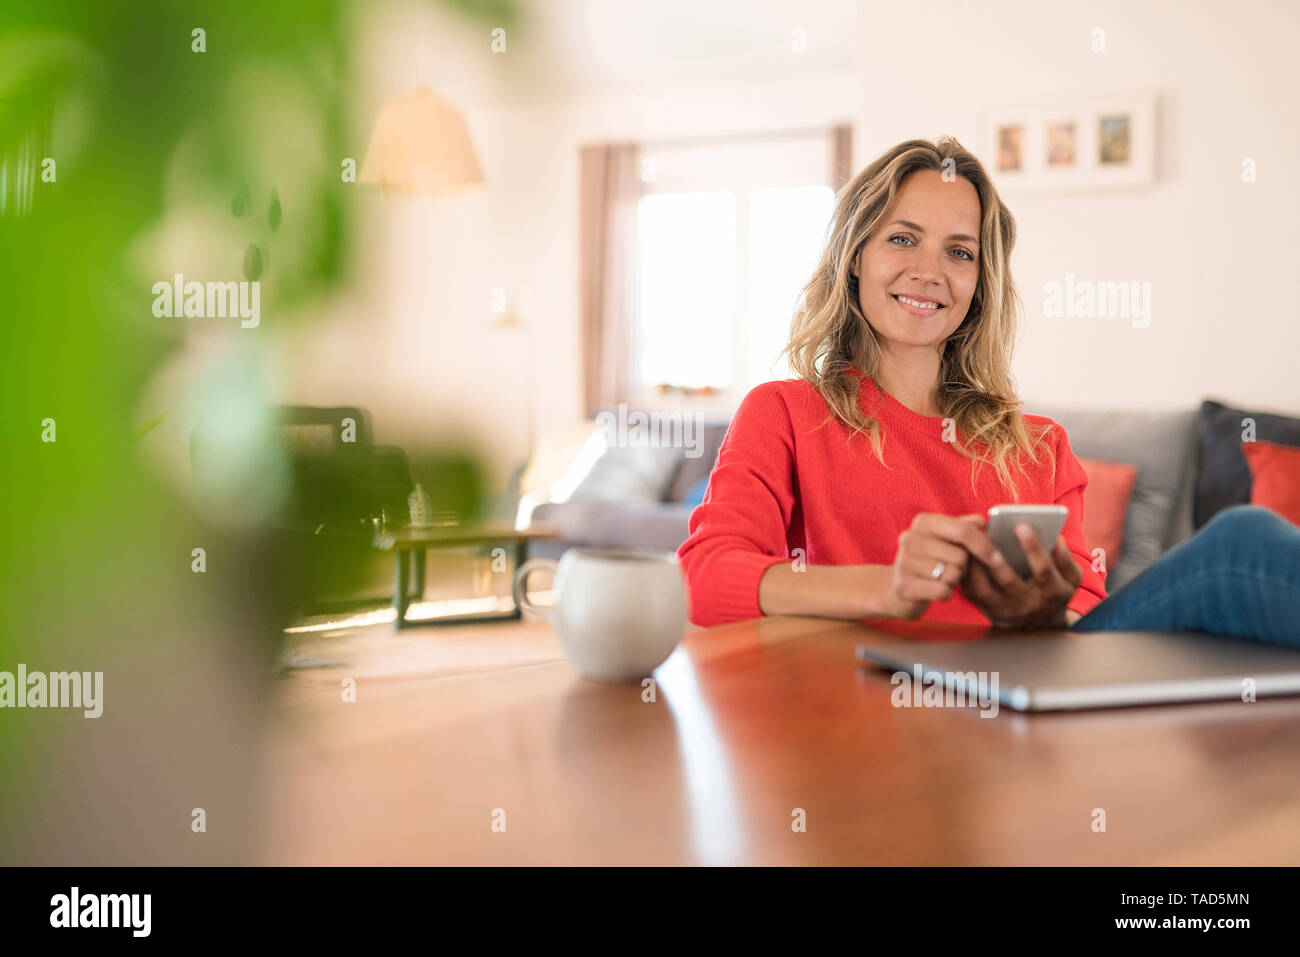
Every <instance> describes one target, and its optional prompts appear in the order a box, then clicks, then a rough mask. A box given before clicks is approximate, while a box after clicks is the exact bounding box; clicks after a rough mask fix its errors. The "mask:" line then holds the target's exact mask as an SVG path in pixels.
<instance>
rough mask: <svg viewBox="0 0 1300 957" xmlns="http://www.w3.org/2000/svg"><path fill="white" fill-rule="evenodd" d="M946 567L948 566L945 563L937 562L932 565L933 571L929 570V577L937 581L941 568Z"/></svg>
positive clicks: (941, 573) (940, 574) (941, 571)
mask: <svg viewBox="0 0 1300 957" xmlns="http://www.w3.org/2000/svg"><path fill="white" fill-rule="evenodd" d="M947 567H948V566H947V565H945V564H944V563H943V562H939V563H938V564H937V565H935V566H934V571H932V572H930V577H931V578H933V579H934V580H935V581H938V580H939V578H940V577H941V576H942V575H943V570H944V569H945V568H947Z"/></svg>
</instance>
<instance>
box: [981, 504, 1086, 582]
mask: <svg viewBox="0 0 1300 957" xmlns="http://www.w3.org/2000/svg"><path fill="white" fill-rule="evenodd" d="M1069 514H1070V510H1069V509H1068V508H1066V507H1065V506H1064V505H994V506H993V507H992V508H991V509H989V521H988V526H987V527H986V528H985V529H984V531H985V533H986V534H987V535H988V537H989V538H991V539H993V544H994V545H996V546H997V547H998V551H1000V552H1001V553H1002V555H1003V557H1004V558H1006V560H1007V564H1009V565H1010V566H1011V567H1012V568H1014V569H1015V570H1016V574H1017V575H1019V576H1020V577H1021V578H1028V577H1029V573H1030V569H1029V559H1027V558H1026V557H1025V551H1024V549H1023V548H1021V547H1020V539H1018V538H1016V526H1017V525H1019V524H1021V523H1022V522H1023V523H1024V524H1026V525H1028V526H1030V527H1031V528H1033V530H1034V531H1035V532H1036V533H1037V534H1038V540H1039V541H1040V542H1042V543H1043V548H1044V549H1046V550H1047V551H1048V552H1051V550H1052V549H1053V548H1055V547H1056V539H1057V536H1059V535H1060V534H1061V529H1062V528H1064V527H1065V519H1066V518H1067V517H1068V516H1069Z"/></svg>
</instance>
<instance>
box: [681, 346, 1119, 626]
mask: <svg viewBox="0 0 1300 957" xmlns="http://www.w3.org/2000/svg"><path fill="white" fill-rule="evenodd" d="M851 374H855V375H858V376H859V378H860V379H861V381H862V388H861V390H860V392H859V403H860V405H861V408H862V409H863V411H865V412H868V413H873V414H874V415H875V417H876V418H877V419H878V420H879V421H880V423H881V425H882V427H883V430H884V457H885V461H886V462H887V463H889V465H890V466H892V467H893V471H889V470H887V469H885V468H884V467H883V466H881V464H880V463H879V462H878V461H877V460H876V457H875V455H874V454H873V453H872V451H871V445H870V440H869V439H868V438H867V436H865V435H861V434H859V435H858V436H857V437H856V438H854V439H853V444H852V446H851V447H850V446H849V445H848V444H847V437H848V435H849V430H848V429H847V428H846V427H845V426H844V425H843V424H842V423H841V422H839V421H838V420H837V419H834V418H832V419H831V420H830V421H829V422H827V423H826V425H825V426H823V427H822V428H821V429H820V430H818V429H817V426H818V425H819V424H820V423H821V422H822V420H823V419H825V418H826V416H827V414H828V413H829V411H830V410H829V408H828V406H827V405H826V402H825V400H824V399H822V397H821V396H820V395H819V394H818V393H817V391H816V389H814V388H813V387H812V386H811V385H810V384H809V383H807V382H805V381H803V380H801V379H787V380H785V381H780V382H765V383H763V384H762V385H760V386H758V387H757V388H755V389H754V390H753V391H751V392H750V393H749V394H748V395H747V396H745V398H744V400H743V401H742V402H741V404H740V408H739V409H738V410H737V411H736V414H735V416H734V417H733V418H732V421H731V425H730V427H729V428H728V430H727V435H726V438H725V439H724V440H723V442H722V446H721V448H720V449H719V450H718V458H717V462H716V463H715V465H714V466H713V472H712V474H711V475H710V477H709V487H708V491H707V492H706V493H705V495H704V501H703V504H701V505H700V506H699V507H698V508H696V509H695V511H694V512H692V513H691V520H690V536H689V537H688V538H687V540H686V541H685V542H683V543H682V545H681V547H680V548H678V550H677V557H678V559H679V561H680V563H681V566H682V569H683V571H684V572H685V576H686V586H687V592H688V594H689V596H690V607H691V621H692V622H694V623H695V624H697V625H701V626H705V627H707V626H712V625H720V624H724V623H726V622H731V621H740V620H743V619H747V618H759V617H761V616H762V614H763V613H762V611H760V610H759V606H758V583H759V579H760V578H761V577H762V575H763V572H764V571H766V570H767V568H768V567H769V566H771V565H774V564H776V563H778V562H784V561H790V560H791V558H792V556H793V555H794V551H793V550H794V549H796V548H800V549H803V553H802V557H803V559H804V560H805V562H806V563H807V564H809V565H892V564H893V562H894V556H895V553H896V552H897V550H898V536H899V533H900V532H902V531H903V530H904V529H906V528H908V527H909V526H910V525H911V523H912V519H913V517H914V516H915V515H916V514H917V513H918V512H938V513H942V514H945V515H963V514H968V513H978V514H980V515H983V514H985V513H986V512H987V511H988V509H989V508H990V507H991V506H993V505H1001V504H1006V503H1008V502H1009V500H1010V497H1009V495H1008V493H1007V492H1006V491H1005V490H1004V489H1003V488H1002V487H1001V485H1000V484H999V483H998V481H997V476H996V474H995V473H994V471H993V469H992V467H991V466H988V465H985V466H983V467H982V468H981V470H980V475H979V478H978V480H977V482H976V485H975V492H974V493H972V491H971V481H970V474H971V473H970V469H971V465H972V462H971V460H970V459H968V458H966V457H965V456H964V455H962V454H961V453H960V452H958V451H957V450H956V449H955V448H954V447H953V445H952V443H950V442H945V441H944V440H943V418H942V417H931V416H924V415H918V414H917V413H915V412H913V411H912V410H911V409H909V408H907V407H906V406H905V405H903V404H902V403H901V402H899V401H898V400H896V399H895V398H894V397H893V396H890V395H887V394H886V393H884V392H882V391H881V390H880V389H879V387H878V386H877V385H876V383H875V382H874V381H873V380H872V379H871V378H870V377H868V376H866V375H863V374H862V373H859V372H857V371H856V370H852V373H851ZM882 402H883V404H882ZM1025 419H1026V421H1028V422H1030V423H1050V425H1051V429H1052V431H1051V435H1050V436H1048V439H1049V444H1050V445H1051V447H1052V448H1053V451H1054V452H1055V455H1056V463H1057V464H1056V476H1055V481H1053V480H1052V478H1051V475H1050V466H1049V465H1048V463H1047V462H1046V460H1045V458H1043V459H1042V465H1041V466H1040V467H1038V468H1037V469H1035V467H1034V466H1033V463H1032V462H1031V463H1028V465H1027V468H1028V472H1027V476H1028V477H1027V478H1022V477H1021V475H1020V474H1019V473H1013V474H1016V479H1017V482H1018V483H1019V485H1020V492H1021V498H1020V501H1021V503H1023V504H1059V505H1064V506H1066V507H1067V508H1068V509H1069V510H1070V516H1069V518H1068V519H1067V521H1066V523H1065V528H1064V530H1063V531H1062V535H1064V537H1065V541H1066V544H1067V545H1069V547H1070V551H1071V552H1072V553H1073V555H1074V557H1075V560H1076V561H1077V562H1078V563H1079V565H1080V567H1081V568H1082V569H1083V582H1082V584H1081V585H1080V586H1079V588H1078V590H1077V591H1076V592H1075V593H1074V596H1073V597H1072V598H1071V599H1070V602H1069V605H1068V607H1069V608H1071V609H1073V610H1074V611H1077V612H1079V613H1080V614H1087V613H1088V612H1089V611H1090V610H1091V609H1092V608H1093V606H1095V605H1096V604H1097V603H1098V602H1100V601H1101V600H1102V599H1103V598H1105V597H1106V586H1105V581H1104V577H1103V575H1102V574H1101V573H1099V572H1097V571H1095V570H1093V567H1092V556H1091V553H1090V552H1089V550H1088V547H1087V545H1086V543H1085V542H1084V539H1083V490H1084V488H1085V487H1086V486H1087V484H1088V476H1087V474H1086V473H1085V472H1084V470H1083V466H1082V465H1080V464H1079V460H1078V459H1077V458H1075V456H1074V453H1073V452H1071V451H1070V444H1069V440H1068V439H1067V437H1066V434H1065V429H1063V428H1062V427H1061V426H1060V425H1058V424H1057V423H1055V422H1052V420H1051V419H1047V418H1044V417H1043V416H1037V415H1025ZM922 620H923V621H952V622H959V623H963V624H982V625H987V624H988V623H989V621H988V618H987V617H985V615H984V614H983V612H981V611H980V610H979V609H978V608H976V607H975V605H973V604H972V603H971V602H970V600H969V599H967V598H966V596H965V595H963V594H962V593H961V589H960V588H958V589H957V590H956V591H954V593H953V596H952V597H951V598H949V599H948V600H947V601H941V602H932V603H931V604H930V606H929V607H928V608H927V609H926V611H925V614H924V615H922Z"/></svg>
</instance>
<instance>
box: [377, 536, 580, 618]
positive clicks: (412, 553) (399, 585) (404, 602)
mask: <svg viewBox="0 0 1300 957" xmlns="http://www.w3.org/2000/svg"><path fill="white" fill-rule="evenodd" d="M557 535H558V530H557V529H556V528H555V527H554V526H551V525H543V524H540V523H535V524H533V525H529V526H528V527H527V528H523V529H518V528H515V527H514V526H513V525H510V524H507V523H505V522H488V523H484V524H475V525H460V524H447V525H435V526H433V527H430V528H395V529H391V528H390V529H383V530H381V531H378V532H376V533H375V538H374V546H375V548H377V549H379V550H380V551H385V552H387V551H391V552H393V609H394V611H396V612H397V620H396V627H398V628H410V627H412V626H413V625H455V624H466V623H472V622H489V621H515V620H518V619H519V617H520V612H519V607H518V606H517V605H515V604H514V599H513V598H511V606H512V608H511V610H510V611H508V612H506V613H504V614H502V613H496V612H488V613H486V614H467V615H446V616H443V617H440V618H430V619H424V620H417V621H410V620H408V619H407V617H406V612H407V609H409V608H410V605H411V602H412V600H418V599H421V598H423V597H424V585H425V555H426V554H427V552H428V550H429V549H434V548H459V547H463V546H466V545H495V546H506V547H508V548H509V549H510V550H511V551H512V552H513V553H514V560H515V564H514V567H515V568H518V567H519V566H520V564H522V563H523V561H524V558H525V555H526V552H527V549H528V543H529V542H530V541H533V540H534V539H544V538H555V537H556V536H557ZM511 574H513V570H512V572H511ZM412 583H414V585H415V593H414V594H411V585H412Z"/></svg>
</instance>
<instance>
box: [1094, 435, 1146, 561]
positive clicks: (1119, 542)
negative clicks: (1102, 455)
mask: <svg viewBox="0 0 1300 957" xmlns="http://www.w3.org/2000/svg"><path fill="white" fill-rule="evenodd" d="M1079 464H1080V465H1082V466H1083V470H1084V471H1085V472H1087V473H1088V487H1087V488H1086V489H1084V492H1083V537H1084V540H1085V541H1086V542H1087V543H1088V549H1089V551H1091V550H1092V549H1094V548H1101V549H1104V550H1105V555H1106V570H1107V571H1108V572H1109V571H1110V570H1111V569H1113V568H1114V567H1115V565H1116V563H1117V562H1119V555H1120V551H1121V549H1122V548H1123V546H1124V519H1125V518H1126V517H1127V516H1128V503H1129V499H1131V498H1132V497H1133V486H1134V485H1135V484H1136V482H1137V474H1138V468H1137V466H1136V465H1127V464H1125V463H1122V462H1103V461H1102V460H1101V459H1087V458H1084V457H1083V456H1079Z"/></svg>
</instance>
